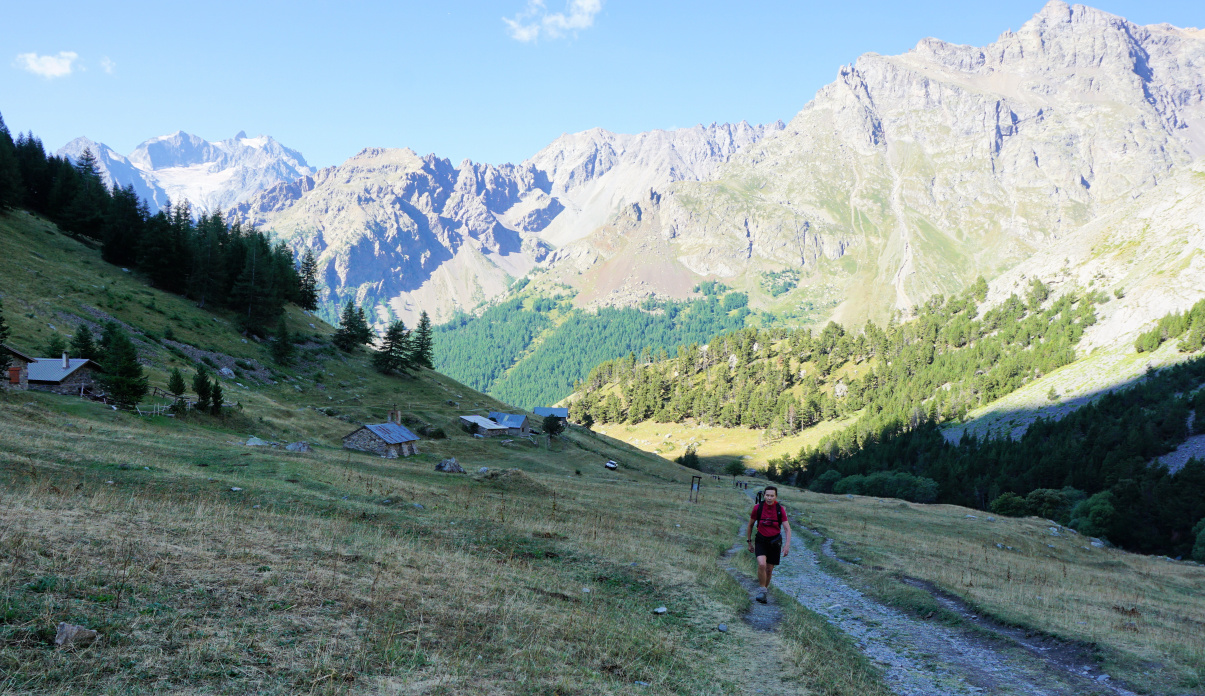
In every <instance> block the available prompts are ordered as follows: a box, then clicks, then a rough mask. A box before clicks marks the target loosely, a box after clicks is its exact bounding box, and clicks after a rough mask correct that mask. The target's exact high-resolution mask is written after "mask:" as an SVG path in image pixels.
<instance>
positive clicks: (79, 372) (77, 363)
mask: <svg viewBox="0 0 1205 696" xmlns="http://www.w3.org/2000/svg"><path fill="white" fill-rule="evenodd" d="M97 372H100V365H97V364H96V363H94V362H92V361H91V360H88V359H86V358H69V357H67V354H66V353H63V357H62V358H38V359H37V361H36V362H32V363H30V364H29V388H30V389H35V390H37V391H48V392H54V393H55V394H70V395H73V396H82V395H83V393H84V390H85V389H91V388H92V387H94V386H96V373H97Z"/></svg>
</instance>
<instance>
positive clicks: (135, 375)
mask: <svg viewBox="0 0 1205 696" xmlns="http://www.w3.org/2000/svg"><path fill="white" fill-rule="evenodd" d="M101 342H102V344H103V345H104V352H103V354H102V355H101V360H100V362H101V367H102V368H103V369H104V375H103V376H102V378H101V383H102V384H103V385H104V387H105V390H106V391H107V392H108V396H109V397H110V398H111V399H112V400H113V401H115V402H116V403H117V405H118V406H119V407H121V408H132V407H133V406H134V405H135V404H137V403H138V400H139V399H141V398H142V397H144V396H146V392H147V389H148V386H147V378H146V375H145V374H143V371H142V365H141V364H140V363H139V362H138V350H137V349H136V348H135V347H134V343H133V342H132V341H130V337H129V336H127V335H126V332H125V331H123V330H122V329H121V327H120V326H118V325H117V324H116V323H114V322H109V324H108V325H106V326H105V334H104V337H103V338H102V340H101Z"/></svg>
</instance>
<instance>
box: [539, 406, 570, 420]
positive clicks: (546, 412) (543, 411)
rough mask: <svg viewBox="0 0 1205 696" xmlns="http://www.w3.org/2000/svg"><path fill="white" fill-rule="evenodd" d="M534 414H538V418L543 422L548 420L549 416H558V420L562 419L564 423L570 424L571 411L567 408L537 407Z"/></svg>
mask: <svg viewBox="0 0 1205 696" xmlns="http://www.w3.org/2000/svg"><path fill="white" fill-rule="evenodd" d="M534 413H535V414H536V417H537V418H540V419H541V420H542V419H544V418H547V417H548V416H556V417H557V418H559V419H561V422H562V423H568V422H569V409H567V408H553V407H551V406H536V408H535V411H534Z"/></svg>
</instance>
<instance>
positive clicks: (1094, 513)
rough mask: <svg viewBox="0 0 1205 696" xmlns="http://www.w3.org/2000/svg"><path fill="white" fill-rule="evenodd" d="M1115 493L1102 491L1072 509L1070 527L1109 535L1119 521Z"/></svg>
mask: <svg viewBox="0 0 1205 696" xmlns="http://www.w3.org/2000/svg"><path fill="white" fill-rule="evenodd" d="M1114 502H1115V501H1114V499H1113V494H1112V493H1110V492H1109V491H1101V492H1100V493H1097V494H1096V495H1094V496H1092V497H1091V498H1088V499H1087V500H1085V501H1083V502H1082V503H1080V504H1079V505H1076V506H1075V509H1073V510H1072V511H1071V524H1070V527H1071V528H1072V529H1074V530H1075V531H1077V532H1079V533H1080V534H1087V535H1088V536H1094V537H1106V538H1107V537H1108V536H1109V535H1110V533H1111V532H1112V530H1113V526H1114V524H1115V523H1116V522H1117V508H1116V507H1115V506H1114Z"/></svg>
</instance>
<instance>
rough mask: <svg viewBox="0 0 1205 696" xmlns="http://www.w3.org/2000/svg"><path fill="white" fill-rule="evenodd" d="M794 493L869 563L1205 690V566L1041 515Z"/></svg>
mask: <svg viewBox="0 0 1205 696" xmlns="http://www.w3.org/2000/svg"><path fill="white" fill-rule="evenodd" d="M784 499H785V501H786V502H787V504H788V505H789V506H790V507H791V509H793V510H795V511H797V512H798V513H799V514H800V515H801V517H802V519H803V521H804V523H805V524H807V525H808V526H812V527H815V528H817V529H820V530H821V531H822V532H823V533H824V534H826V535H827V536H830V537H832V538H834V539H836V540H837V541H838V544H837V545H836V548H837V549H838V551H839V553H841V555H842V556H843V557H845V558H847V559H852V558H858V559H860V565H861V566H862V567H864V568H877V569H881V570H883V571H885V572H887V573H892V574H900V575H905V576H908V577H912V578H917V579H921V580H926V581H929V582H931V583H933V584H934V585H936V586H937V587H938V588H940V589H942V590H945V591H947V592H950V593H951V594H954V595H957V596H960V597H962V598H964V599H966V600H967V601H968V602H970V603H971V604H972V605H973V606H975V607H977V608H979V609H980V610H982V611H985V612H987V613H988V614H990V615H992V616H995V617H997V618H999V619H1001V620H1003V621H1005V622H1008V623H1012V624H1016V625H1021V626H1026V627H1029V628H1033V629H1037V630H1040V631H1043V632H1047V633H1050V634H1054V635H1057V636H1060V637H1063V638H1067V639H1071V640H1077V641H1084V642H1087V643H1091V644H1094V645H1096V646H1099V647H1100V648H1102V657H1103V658H1104V659H1105V660H1106V667H1107V669H1109V670H1110V671H1111V673H1114V674H1115V675H1116V676H1122V677H1124V678H1126V679H1128V680H1130V681H1132V682H1134V683H1138V684H1146V685H1148V686H1149V687H1151V688H1155V689H1159V690H1163V689H1180V690H1182V689H1185V688H1190V689H1200V688H1201V687H1203V686H1205V568H1203V567H1201V566H1198V565H1193V564H1189V563H1176V562H1171V561H1168V560H1165V559H1162V558H1156V557H1151V556H1142V555H1138V554H1133V553H1126V552H1124V551H1120V550H1116V549H1105V548H1096V547H1093V546H1092V545H1091V543H1090V540H1089V539H1086V538H1084V537H1083V536H1081V535H1077V534H1075V533H1074V532H1073V531H1072V530H1068V529H1065V528H1061V527H1058V526H1057V525H1053V524H1051V523H1050V522H1048V521H1046V520H1039V519H1037V518H1029V519H1012V518H1005V517H999V516H989V515H988V514H987V513H983V512H979V511H976V510H968V509H966V508H960V507H955V506H949V505H917V504H911V503H904V502H901V501H898V500H891V499H888V500H879V499H876V498H865V497H853V498H849V497H845V496H826V495H819V494H814V493H810V492H798V491H793V490H791V491H786V492H785V494H784ZM968 515H973V516H974V517H975V518H976V519H971V518H970V517H968ZM989 517H992V518H993V519H992V520H989ZM1056 532H1057V534H1056Z"/></svg>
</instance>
